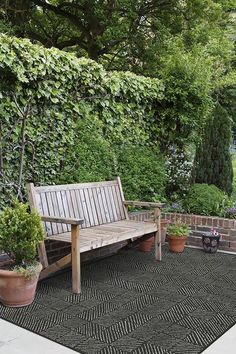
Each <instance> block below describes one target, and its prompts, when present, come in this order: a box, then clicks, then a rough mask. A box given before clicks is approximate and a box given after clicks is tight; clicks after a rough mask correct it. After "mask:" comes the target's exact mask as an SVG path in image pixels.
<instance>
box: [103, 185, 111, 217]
mask: <svg viewBox="0 0 236 354" xmlns="http://www.w3.org/2000/svg"><path fill="white" fill-rule="evenodd" d="M104 189H105V188H104V187H101V188H100V191H101V197H102V204H103V209H104V213H105V216H106V223H109V222H112V219H111V217H110V213H109V206H108V203H107V199H106V194H105V190H104Z"/></svg>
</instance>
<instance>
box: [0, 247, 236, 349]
mask: <svg viewBox="0 0 236 354" xmlns="http://www.w3.org/2000/svg"><path fill="white" fill-rule="evenodd" d="M0 317H1V318H3V319H6V320H8V321H10V322H12V323H14V324H17V325H19V326H21V327H23V328H26V329H28V330H30V331H33V332H35V333H38V334H40V335H42V336H44V337H46V338H48V339H51V340H53V341H56V342H58V343H60V344H62V345H64V346H67V347H70V348H72V349H73V350H75V351H78V352H80V353H84V354H185V353H186V354H197V353H201V352H202V351H203V350H204V349H205V348H206V347H208V346H209V345H210V344H211V343H212V342H214V341H215V340H216V339H217V338H218V337H219V336H221V335H222V334H223V333H224V332H225V331H227V330H228V329H229V328H230V327H232V326H233V325H234V324H235V323H236V256H235V255H229V254H223V253H216V254H207V253H204V252H203V251H201V250H196V249H191V248H185V251H184V253H182V254H173V253H170V252H169V251H168V249H167V246H165V247H163V258H162V262H158V261H155V260H154V254H153V251H152V252H150V253H141V252H139V251H138V250H137V249H134V248H126V249H123V250H121V251H120V252H119V253H118V254H116V255H113V256H111V257H108V258H105V259H102V260H99V261H96V262H93V263H90V264H85V265H83V266H82V293H81V294H79V295H77V294H72V293H71V272H70V271H66V272H64V273H61V274H59V275H57V276H54V277H52V278H49V279H46V280H43V281H41V282H40V283H39V284H38V288H37V293H36V298H35V301H34V302H33V304H31V305H30V306H28V307H24V308H7V307H4V306H2V305H1V304H0Z"/></svg>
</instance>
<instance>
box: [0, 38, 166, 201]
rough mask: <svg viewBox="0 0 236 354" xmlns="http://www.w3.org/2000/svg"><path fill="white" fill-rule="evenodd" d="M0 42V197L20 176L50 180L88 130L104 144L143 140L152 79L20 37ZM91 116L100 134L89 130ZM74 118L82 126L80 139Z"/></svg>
mask: <svg viewBox="0 0 236 354" xmlns="http://www.w3.org/2000/svg"><path fill="white" fill-rule="evenodd" d="M0 43H1V46H0V73H1V77H2V78H3V80H2V81H1V83H0V94H1V102H0V118H1V119H0V122H1V127H0V130H1V135H0V175H1V181H0V192H1V193H0V199H1V202H0V204H2V203H3V202H6V201H7V202H8V201H9V200H10V196H11V195H13V194H17V195H18V197H20V198H22V197H23V195H24V186H25V183H26V182H27V181H30V180H33V181H36V182H38V183H52V182H55V181H57V180H58V179H59V178H60V176H61V175H62V172H63V169H64V168H65V169H66V171H65V172H67V175H68V174H69V173H71V170H72V169H74V166H76V165H77V164H78V159H79V156H78V155H77V154H76V153H75V151H76V149H75V147H76V148H77V147H78V148H79V149H81V155H83V153H84V151H85V150H86V144H87V147H88V146H89V149H90V147H91V145H92V144H91V142H92V138H93V137H95V140H96V139H98V140H99V139H105V140H107V143H106V142H102V144H101V146H103V147H104V149H105V146H107V147H108V146H109V144H111V145H112V146H114V145H116V144H120V143H121V142H122V141H123V140H125V141H126V142H130V143H132V144H135V143H137V142H138V143H139V144H140V143H142V142H143V143H144V142H145V141H148V140H149V135H148V129H145V127H147V126H148V122H149V121H150V120H151V117H153V115H154V114H155V111H154V108H153V107H154V104H155V103H156V102H157V101H161V100H162V98H163V84H162V83H161V82H160V81H159V80H157V79H150V78H145V77H141V76H140V77H139V76H137V75H135V74H132V73H122V72H121V73H116V72H114V73H113V74H109V73H106V72H105V70H104V69H103V68H102V67H101V66H100V65H98V64H97V63H95V62H93V61H91V60H88V59H76V58H75V57H74V55H73V54H68V53H64V52H60V51H59V50H57V49H47V50H46V49H44V48H43V47H40V46H36V45H32V44H31V43H30V42H29V41H28V40H20V39H16V38H9V37H7V36H1V37H0ZM96 122H97V124H98V128H99V132H100V134H101V138H100V137H99V136H97V137H96V133H95V132H94V128H95V125H96V124H95V123H96ZM81 124H82V125H84V126H85V127H86V129H87V133H86V132H85V136H83V138H81V134H82V133H83V132H80V129H81ZM89 127H91V129H89ZM89 135H90V138H89V139H90V142H89V141H87V142H85V140H86V136H87V137H88V136H89ZM80 139H81V140H80ZM95 140H94V143H93V144H94V145H95V144H98V140H97V142H95ZM81 141H83V142H84V143H85V144H84V146H82V145H81ZM91 148H92V147H91ZM92 149H93V148H92ZM108 149H109V148H108ZM91 151H93V150H91ZM78 153H79V151H78ZM99 154H100V155H101V154H102V152H99ZM86 158H88V155H87V157H86ZM91 158H93V157H91V156H90V157H89V159H90V160H91ZM104 158H105V157H104ZM81 163H84V161H83V160H81ZM86 163H88V161H87V162H86ZM107 163H108V161H107ZM80 166H81V165H80ZM87 166H88V165H86V169H87ZM96 168H97V170H98V169H99V168H100V167H99V166H97V167H96ZM109 169H110V167H109ZM73 173H75V171H74V172H73ZM79 173H80V178H81V179H82V180H85V179H87V177H88V178H89V179H90V177H89V176H88V171H87V172H86V173H85V174H84V176H82V177H81V174H83V172H82V170H81V171H80V172H79ZM108 173H109V174H110V172H108ZM108 173H107V174H106V176H107V175H108ZM71 174H72V173H71ZM106 176H105V175H104V174H103V173H102V175H101V176H99V175H98V176H97V178H98V179H99V178H103V177H106ZM92 177H94V176H91V178H92ZM97 178H96V179H97Z"/></svg>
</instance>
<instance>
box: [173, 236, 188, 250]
mask: <svg viewBox="0 0 236 354" xmlns="http://www.w3.org/2000/svg"><path fill="white" fill-rule="evenodd" d="M186 240H187V236H174V235H173V236H172V235H168V244H169V250H170V251H171V252H175V253H182V252H183V251H184V246H185V243H186Z"/></svg>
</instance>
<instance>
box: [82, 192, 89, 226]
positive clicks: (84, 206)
mask: <svg viewBox="0 0 236 354" xmlns="http://www.w3.org/2000/svg"><path fill="white" fill-rule="evenodd" d="M79 195H80V201H81V206H82V209H83V212H84V217H85V220H86V227H90V226H91V221H90V220H91V215H89V208H88V206H87V205H86V199H85V195H84V190H83V189H80V190H79Z"/></svg>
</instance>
